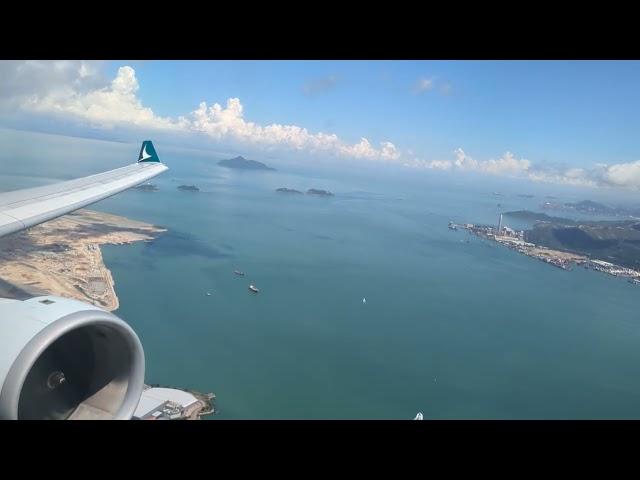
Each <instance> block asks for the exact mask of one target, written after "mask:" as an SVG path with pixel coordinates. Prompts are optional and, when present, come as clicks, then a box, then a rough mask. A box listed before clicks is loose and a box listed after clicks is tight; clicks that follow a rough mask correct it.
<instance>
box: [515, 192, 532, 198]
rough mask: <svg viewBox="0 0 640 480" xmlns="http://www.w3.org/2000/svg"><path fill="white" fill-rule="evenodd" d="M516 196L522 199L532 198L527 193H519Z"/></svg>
mask: <svg viewBox="0 0 640 480" xmlns="http://www.w3.org/2000/svg"><path fill="white" fill-rule="evenodd" d="M518 196H519V197H522V198H533V195H531V194H529V193H521V194H519V195H518Z"/></svg>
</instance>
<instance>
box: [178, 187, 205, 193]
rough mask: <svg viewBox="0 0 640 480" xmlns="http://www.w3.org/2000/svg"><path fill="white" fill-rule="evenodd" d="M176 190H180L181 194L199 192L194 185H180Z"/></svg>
mask: <svg viewBox="0 0 640 480" xmlns="http://www.w3.org/2000/svg"><path fill="white" fill-rule="evenodd" d="M178 190H182V191H183V192H199V191H200V189H199V188H198V187H196V186H195V185H180V186H179V187H178Z"/></svg>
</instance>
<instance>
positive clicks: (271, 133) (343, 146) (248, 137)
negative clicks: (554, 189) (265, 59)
mask: <svg viewBox="0 0 640 480" xmlns="http://www.w3.org/2000/svg"><path fill="white" fill-rule="evenodd" d="M323 82H324V83H322V82H320V83H319V84H318V85H320V84H321V83H322V88H324V87H327V86H329V87H330V86H331V84H332V83H335V78H333V77H329V78H328V79H324V80H323ZM434 86H435V83H434V80H433V78H422V79H420V80H419V82H418V83H417V84H416V89H417V90H418V91H419V92H424V91H426V90H430V89H432V88H434ZM139 88H140V86H139V83H138V80H137V78H136V74H135V71H134V69H133V68H131V67H129V66H123V67H121V68H120V69H119V70H118V72H117V75H116V76H115V78H113V79H112V80H111V81H110V82H108V81H106V79H104V78H103V77H102V76H101V74H100V62H84V61H24V62H18V61H0V109H6V108H9V109H14V108H20V109H23V110H25V111H27V112H31V113H37V114H54V115H60V116H65V117H70V118H75V119H76V120H78V121H80V122H88V123H89V124H91V125H92V126H94V127H99V128H109V127H113V126H116V125H122V126H137V127H141V128H148V129H160V130H165V131H166V130H170V131H176V132H187V133H201V134H204V135H207V136H209V137H211V138H213V139H215V140H234V141H238V142H241V143H244V144H249V145H255V146H258V147H260V148H264V149H277V148H284V149H289V150H294V151H304V152H309V153H322V154H326V155H333V156H338V157H348V158H355V159H364V160H375V161H385V162H396V163H398V164H401V165H404V166H407V167H412V168H422V169H434V170H453V171H473V172H479V173H486V174H492V175H509V176H518V177H524V178H528V179H530V180H532V181H540V182H552V183H560V184H567V185H583V186H612V187H628V188H636V189H640V161H635V162H629V163H620V164H613V165H607V164H604V163H600V164H596V165H594V166H593V167H591V168H588V169H586V168H567V169H549V168H541V167H537V166H535V165H533V164H532V163H531V162H530V161H529V160H527V159H524V158H517V157H516V156H515V155H514V154H513V153H511V152H508V151H507V152H506V153H505V154H504V155H502V156H501V157H499V158H497V159H488V160H477V159H475V158H473V157H471V156H470V155H468V154H467V153H466V152H465V151H464V150H463V149H462V148H458V149H456V150H455V151H454V152H453V154H454V155H453V158H452V159H438V160H423V159H419V158H416V157H414V154H413V152H412V151H411V150H408V151H407V153H403V152H401V151H400V150H399V149H398V148H397V147H396V146H395V145H394V144H393V143H391V142H389V141H382V142H380V143H379V144H375V145H374V144H372V143H371V142H370V141H369V140H368V139H367V138H361V139H360V141H358V142H356V143H348V142H345V141H344V140H342V139H340V138H339V137H338V136H337V135H336V134H334V133H323V132H318V133H312V132H309V131H308V130H307V129H306V128H304V127H300V126H297V125H281V124H278V123H272V124H269V125H260V124H257V123H255V122H252V121H249V120H247V119H245V112H244V107H243V105H242V103H241V102H240V100H239V99H238V98H229V99H228V100H227V101H226V103H225V105H224V106H222V105H220V104H218V103H214V104H213V105H211V106H208V105H207V103H206V102H201V103H200V104H199V106H198V107H197V108H196V109H195V110H194V111H192V112H191V113H189V114H187V115H185V116H179V117H177V118H169V117H166V118H165V117H160V116H158V115H157V114H155V113H154V112H153V110H152V109H151V108H149V107H146V106H144V105H143V104H142V102H141V100H140V99H139V98H138V96H137V92H138V90H139ZM309 88H310V89H311V90H313V88H312V87H309ZM311 90H310V91H311ZM445 91H446V92H448V91H450V86H449V84H445V85H443V86H441V92H442V93H445ZM419 92H418V93H419Z"/></svg>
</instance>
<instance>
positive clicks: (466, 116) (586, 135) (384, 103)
mask: <svg viewBox="0 0 640 480" xmlns="http://www.w3.org/2000/svg"><path fill="white" fill-rule="evenodd" d="M3 63H4V65H1V64H3ZM26 63H28V65H26V66H25V65H21V64H20V62H0V73H3V75H4V77H5V79H4V80H0V87H3V85H2V82H3V81H4V82H5V83H6V84H7V85H8V87H7V88H4V91H5V93H4V95H5V96H8V97H11V95H13V94H14V92H15V91H18V94H16V95H15V98H16V99H17V100H15V101H14V102H10V101H9V102H7V101H5V104H7V103H8V104H10V105H12V106H13V108H14V110H13V113H15V115H16V116H21V118H23V120H22V124H21V125H24V123H25V122H26V124H27V125H28V124H29V122H30V121H32V122H33V124H34V125H36V124H39V125H41V124H42V122H43V120H42V119H43V118H47V119H48V118H51V117H55V118H56V119H58V120H61V119H62V120H64V121H65V122H69V123H70V124H73V125H75V127H74V128H75V130H74V132H76V130H77V128H86V132H87V135H88V136H90V135H92V134H93V135H95V134H96V132H97V131H98V130H105V131H107V132H108V131H109V130H110V129H111V130H113V129H114V128H120V129H126V128H129V127H131V128H146V129H151V130H153V129H158V128H159V129H165V130H166V131H169V130H171V131H172V132H174V133H175V132H176V131H178V130H180V131H182V132H189V134H193V133H194V132H195V133H196V134H197V135H200V136H206V137H207V138H210V139H211V141H212V142H214V143H220V144H224V145H226V146H228V145H232V146H233V148H235V149H237V150H242V145H243V142H244V143H245V144H246V145H247V146H248V147H251V148H253V149H254V150H249V151H256V150H257V151H259V150H260V148H262V147H263V146H264V147H265V148H268V149H270V151H273V150H274V149H275V150H276V151H282V152H286V151H289V152H290V153H291V152H292V151H293V152H294V153H295V154H296V155H300V153H304V154H305V155H307V154H308V155H309V156H314V158H316V157H317V158H320V157H322V156H323V155H324V156H333V157H336V156H337V157H339V158H343V160H344V161H350V160H351V159H352V157H353V158H359V159H368V160H372V161H373V160H378V161H383V162H384V161H389V162H395V163H399V164H403V165H408V166H412V167H414V168H424V169H433V168H437V169H449V170H474V171H477V172H482V173H490V174H505V175H507V176H509V175H511V176H514V175H515V176H522V175H525V176H528V177H529V178H530V179H533V180H536V181H555V182H559V183H562V182H571V183H574V184H584V185H591V186H594V185H608V186H625V187H629V186H631V187H634V188H637V187H639V186H640V163H636V162H638V161H639V160H640V139H639V138H640V137H639V136H638V134H637V132H638V131H640V118H639V116H638V114H637V112H638V111H639V110H640V95H639V93H638V88H637V85H639V84H640V63H639V62H634V61H601V62H600V61H132V60H122V61H109V62H68V63H64V64H63V65H61V64H60V63H61V62H58V63H56V62H48V63H47V62H26ZM35 63H39V64H38V65H36V66H34V64H35ZM123 67H125V68H128V70H127V71H123V70H122V69H123ZM129 67H130V68H129ZM82 69H84V70H82ZM74 72H76V74H75V76H74ZM78 72H82V73H81V74H78ZM28 74H31V75H32V77H37V78H38V79H40V82H39V83H38V82H36V83H35V84H34V85H33V86H32V89H33V90H34V91H33V92H29V91H27V90H28V89H27V88H23V89H22V90H25V91H20V88H18V87H16V85H21V84H23V83H25V82H26V83H27V84H29V82H30V81H31V79H28V80H27V75H28ZM47 77H50V80H51V81H50V82H49V83H47V82H46V80H47ZM7 78H8V80H7ZM12 79H13V81H12ZM118 79H120V80H118ZM18 80H19V81H18ZM65 82H66V84H65ZM114 82H115V83H114ZM116 83H117V84H118V85H119V86H118V87H117V86H116ZM30 88H31V87H30ZM0 91H2V89H0ZM91 92H103V93H99V94H97V95H96V94H92V93H91ZM104 92H106V93H104ZM0 95H1V94H0ZM27 99H28V100H27ZM229 99H237V101H236V103H235V104H234V105H232V106H230V105H229V104H228V103H227V102H228V101H229ZM5 100H6V99H5ZM200 102H206V104H207V107H210V106H211V105H213V104H216V103H218V104H219V105H220V106H221V110H222V111H221V112H217V113H216V112H209V113H207V110H203V111H202V112H201V116H200V120H199V121H197V120H196V118H195V116H193V115H192V114H191V112H193V111H194V110H196V109H197V108H198V105H199V104H200ZM0 106H2V99H0ZM227 108H229V111H228V112H226V113H225V109H227ZM145 109H148V110H149V111H150V112H151V114H149V112H146V113H145ZM234 112H235V113H234ZM25 115H26V116H25ZM181 116H183V117H185V118H186V119H187V120H186V121H184V122H182V123H180V122H179V121H178V119H179V117H181ZM3 118H4V119H6V118H10V115H8V114H6V113H5V114H4V115H3ZM24 118H26V119H27V120H24ZM47 121H48V120H45V123H46V122H47ZM65 122H56V124H57V125H65V124H66V123H65ZM163 122H164V123H163ZM179 123H180V125H179V126H178V124H179ZM248 124H251V125H248ZM274 124H275V125H276V126H277V125H280V126H288V127H286V128H284V129H275V130H274V129H273V128H266V129H265V130H264V131H263V130H261V128H263V127H269V126H272V125H274ZM252 125H254V126H257V127H255V128H257V129H258V130H257V131H253V130H252V129H254V126H252ZM289 127H292V128H293V130H292V129H291V128H289ZM298 127H300V128H302V129H306V131H305V132H304V134H303V135H302V136H299V137H297V136H296V135H297V133H296V132H297V130H296V129H298ZM294 130H295V131H294ZM319 132H322V133H324V134H335V135H336V137H337V138H335V139H331V140H330V141H326V139H325V138H321V137H316V135H317V134H318V133H319ZM76 133H77V132H76ZM363 138H365V139H366V143H365V144H361V143H360V142H361V141H362V139H363ZM382 142H385V143H382ZM385 145H386V147H385ZM506 152H511V153H510V154H508V155H507V153H506ZM509 155H511V156H509ZM343 160H341V161H343ZM628 178H633V181H629V180H627V179H628ZM636 178H637V181H636Z"/></svg>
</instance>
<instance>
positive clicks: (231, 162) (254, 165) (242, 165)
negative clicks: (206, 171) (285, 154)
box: [218, 157, 275, 170]
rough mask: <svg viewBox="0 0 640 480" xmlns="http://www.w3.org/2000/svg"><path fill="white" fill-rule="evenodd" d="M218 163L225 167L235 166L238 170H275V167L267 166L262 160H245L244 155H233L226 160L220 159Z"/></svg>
mask: <svg viewBox="0 0 640 480" xmlns="http://www.w3.org/2000/svg"><path fill="white" fill-rule="evenodd" d="M218 165H222V166H223V167H227V168H237V169H240V170H275V168H272V167H269V166H267V165H265V164H264V163H262V162H257V161H256V160H247V159H246V158H244V157H235V158H230V159H228V160H220V161H219V162H218Z"/></svg>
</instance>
